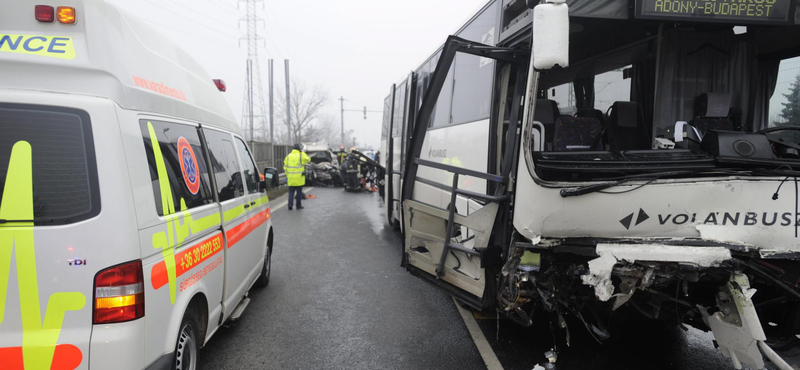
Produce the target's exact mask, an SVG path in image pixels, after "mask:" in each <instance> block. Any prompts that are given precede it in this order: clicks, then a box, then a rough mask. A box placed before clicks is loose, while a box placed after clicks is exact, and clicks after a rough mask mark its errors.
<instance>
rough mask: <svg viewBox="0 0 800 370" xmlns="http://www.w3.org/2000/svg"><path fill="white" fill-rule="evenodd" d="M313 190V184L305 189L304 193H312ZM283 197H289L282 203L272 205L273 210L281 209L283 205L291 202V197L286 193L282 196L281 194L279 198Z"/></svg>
mask: <svg viewBox="0 0 800 370" xmlns="http://www.w3.org/2000/svg"><path fill="white" fill-rule="evenodd" d="M312 190H314V187H313V186H312V187H310V188H308V189H305V190H303V192H304V193H307V194H310V193H311V191H312ZM283 197H287V199H286V200H284V201H282V202H280V204H278V205H277V206H275V207H271V209H272V211H273V212H274V211H277V210H279V209H281V208H283V207H286V206H287V205H288V204H289V199H288V196H286V195H281V196H280V197H279V198H278V199H281V198H283Z"/></svg>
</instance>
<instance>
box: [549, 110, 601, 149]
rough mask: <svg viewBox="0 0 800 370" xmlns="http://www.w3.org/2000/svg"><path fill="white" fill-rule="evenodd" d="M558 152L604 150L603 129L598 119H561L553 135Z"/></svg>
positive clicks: (554, 147)
mask: <svg viewBox="0 0 800 370" xmlns="http://www.w3.org/2000/svg"><path fill="white" fill-rule="evenodd" d="M553 150H554V151H556V152H573V151H591V150H603V127H602V125H601V124H600V120H598V119H597V118H586V117H559V118H558V119H557V120H556V124H555V132H554V134H553Z"/></svg>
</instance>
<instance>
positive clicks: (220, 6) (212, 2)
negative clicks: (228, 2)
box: [206, 0, 242, 18]
mask: <svg viewBox="0 0 800 370" xmlns="http://www.w3.org/2000/svg"><path fill="white" fill-rule="evenodd" d="M206 1H207V2H209V3H211V4H213V5H214V6H216V7H217V8H220V9H222V10H224V11H226V12H228V14H230V15H232V16H234V17H236V18H239V17H241V16H242V15H241V14H239V13H238V12H233V11H231V10H230V9H227V8H225V7H223V6H222V5H219V4H217V3H216V2H215V1H214V0H206Z"/></svg>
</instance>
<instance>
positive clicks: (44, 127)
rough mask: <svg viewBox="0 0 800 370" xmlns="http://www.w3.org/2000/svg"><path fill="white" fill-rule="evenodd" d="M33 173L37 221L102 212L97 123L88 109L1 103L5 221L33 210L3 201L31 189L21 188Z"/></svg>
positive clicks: (0, 180)
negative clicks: (94, 133)
mask: <svg viewBox="0 0 800 370" xmlns="http://www.w3.org/2000/svg"><path fill="white" fill-rule="evenodd" d="M28 145H29V146H30V157H28V155H27V154H26V153H27V152H28V151H27V150H26V147H27V146H28ZM12 155H13V158H12ZM12 160H13V166H12ZM12 173H13V174H14V175H12ZM27 176H31V178H30V179H31V180H32V183H33V189H32V190H33V199H32V203H33V204H32V207H33V217H34V221H35V225H37V226H38V225H64V224H69V223H74V222H79V221H83V220H86V219H88V218H91V217H94V216H96V215H97V214H99V213H100V197H99V191H98V184H97V183H98V181H97V168H96V162H95V153H94V145H93V141H92V130H91V122H90V120H89V115H88V114H87V113H86V112H84V111H79V110H74V109H66V108H54V107H44V106H33V105H19V104H0V202H2V203H0V208H3V211H2V212H1V213H0V220H4V221H5V222H8V223H9V224H13V223H14V222H15V221H17V222H18V221H23V220H20V219H19V218H21V217H22V216H23V215H25V214H29V213H26V212H25V210H24V209H21V208H19V207H25V206H26V205H24V204H21V203H16V205H17V207H14V209H11V207H6V205H5V204H3V203H8V202H10V197H12V196H15V194H16V195H18V194H25V191H24V190H22V191H20V190H19V189H18V188H16V187H18V186H20V185H23V186H24V184H27V183H29V181H30V180H27V179H26V177H27ZM7 194H8V196H7ZM17 201H19V199H17ZM22 202H24V200H23V201H22ZM23 218H24V217H23ZM26 221H30V220H26ZM1 222H3V221H0V223H1Z"/></svg>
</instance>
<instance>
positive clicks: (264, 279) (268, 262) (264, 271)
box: [256, 236, 272, 288]
mask: <svg viewBox="0 0 800 370" xmlns="http://www.w3.org/2000/svg"><path fill="white" fill-rule="evenodd" d="M271 272H272V236H270V241H269V243H267V255H266V256H264V266H263V267H262V268H261V273H260V274H259V275H258V280H256V287H259V288H266V287H267V285H269V275H270V273H271Z"/></svg>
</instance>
